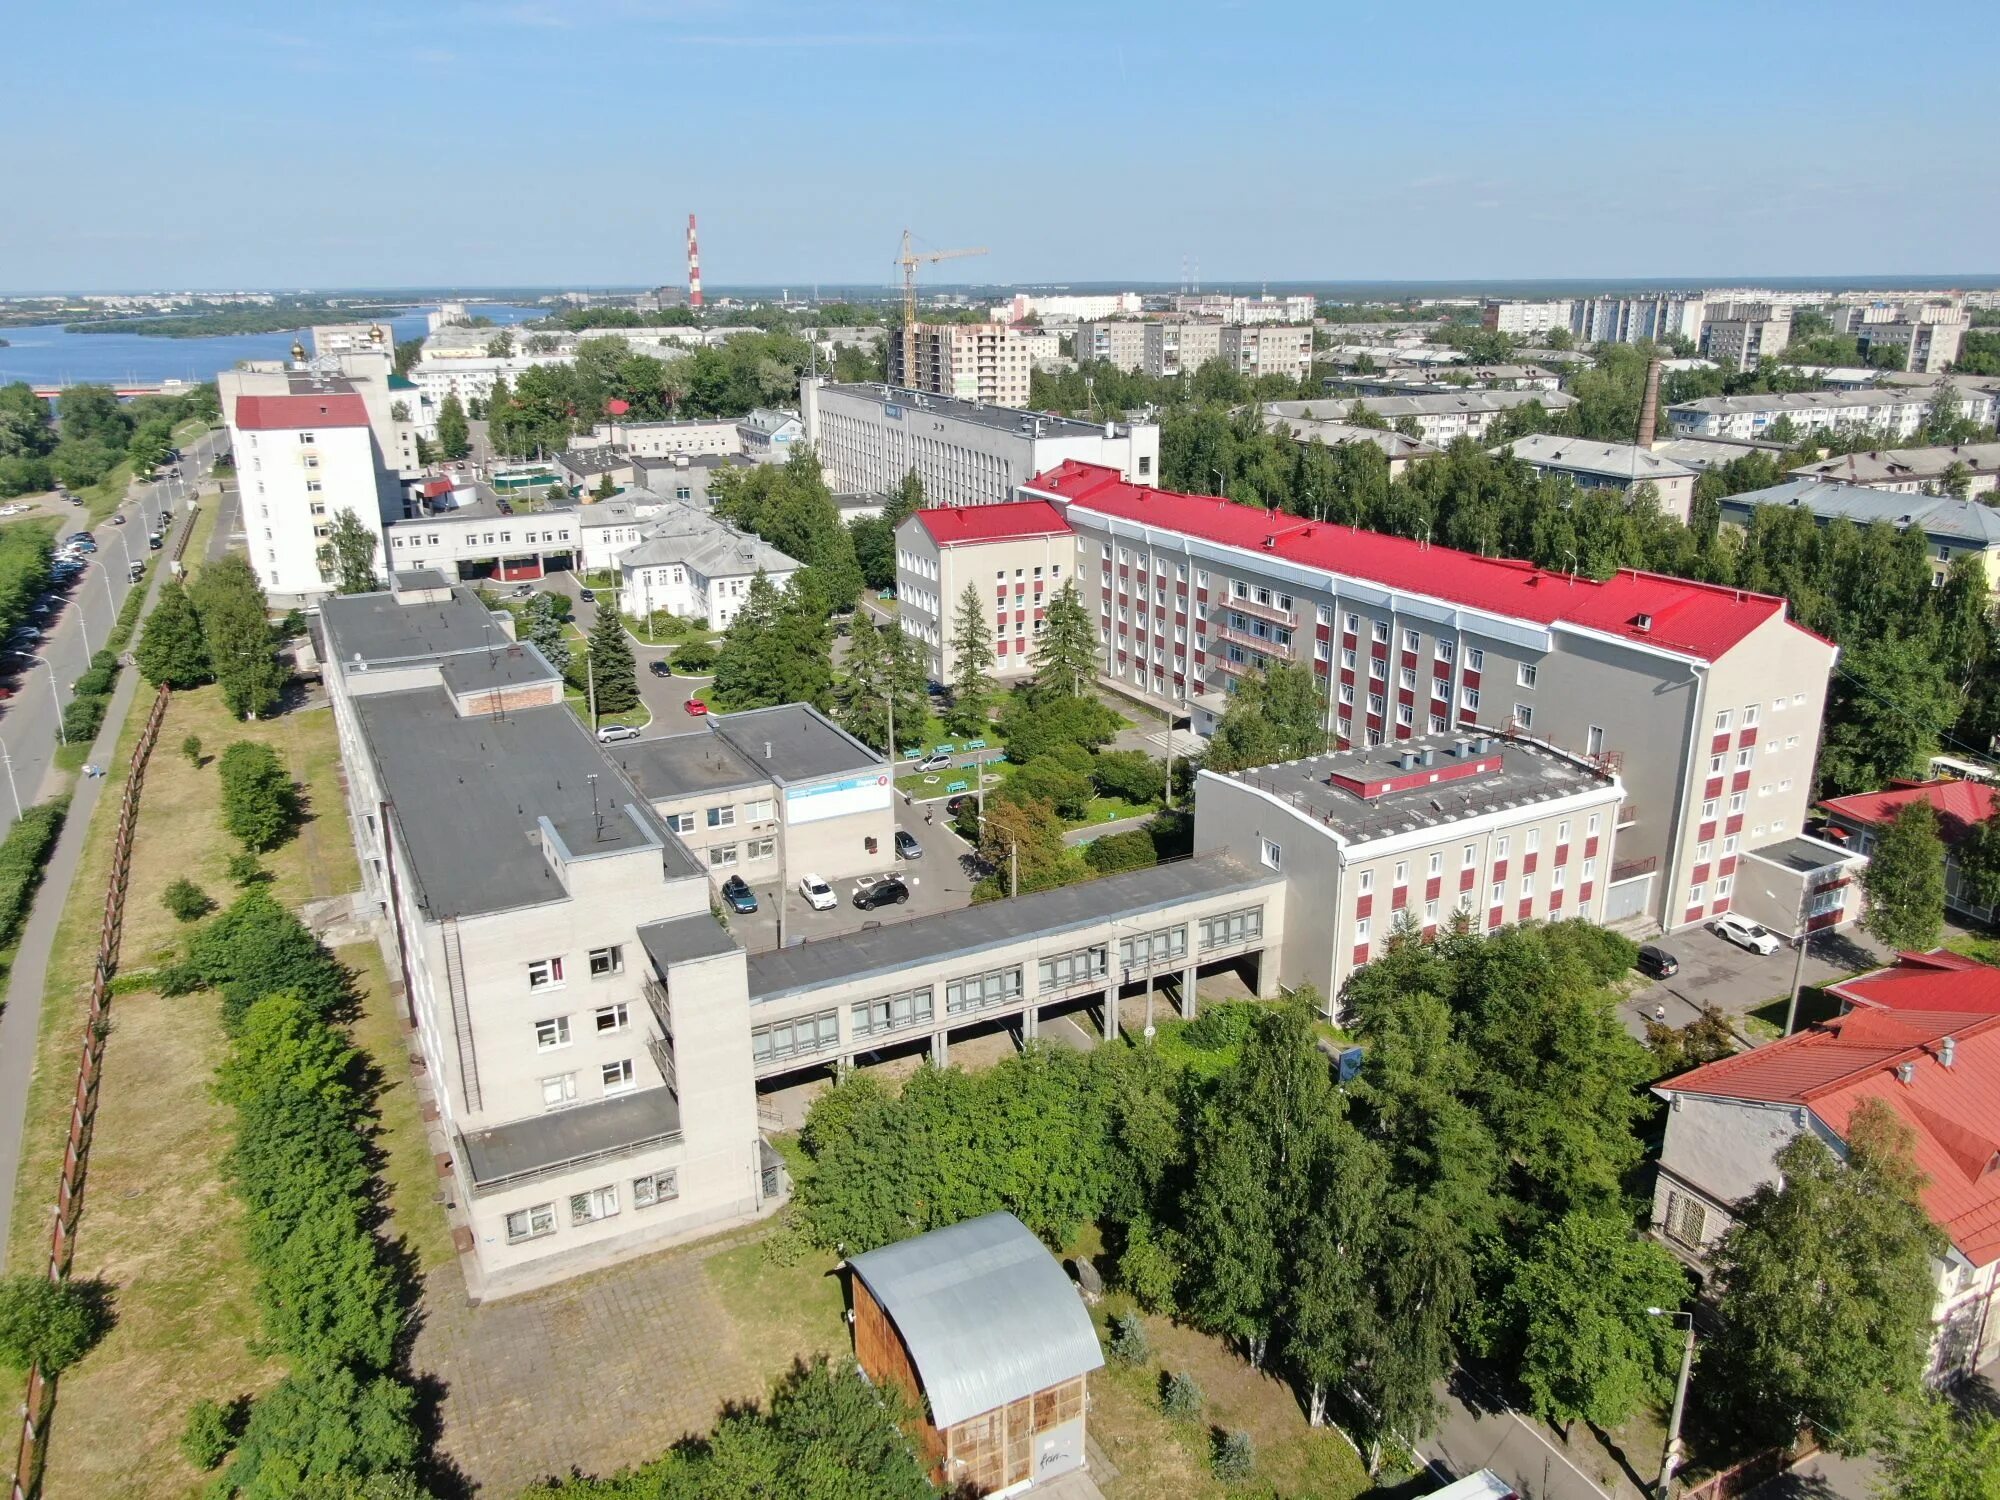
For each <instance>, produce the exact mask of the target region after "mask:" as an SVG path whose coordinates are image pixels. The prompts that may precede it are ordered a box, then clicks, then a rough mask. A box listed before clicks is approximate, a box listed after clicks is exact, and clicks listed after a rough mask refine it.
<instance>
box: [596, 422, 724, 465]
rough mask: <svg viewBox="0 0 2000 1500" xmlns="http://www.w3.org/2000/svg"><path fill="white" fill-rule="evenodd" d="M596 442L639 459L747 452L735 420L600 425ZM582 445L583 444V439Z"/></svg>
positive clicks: (721, 455) (719, 455)
mask: <svg viewBox="0 0 2000 1500" xmlns="http://www.w3.org/2000/svg"><path fill="white" fill-rule="evenodd" d="M591 439H592V440H593V441H594V442H599V443H604V444H608V445H610V446H611V447H614V448H617V449H620V450H621V451H623V452H625V453H629V454H631V455H632V456H633V457H635V458H672V457H673V456H674V455H676V454H686V455H688V456H689V457H694V456H695V455H697V454H704V453H707V454H714V455H716V456H717V457H727V456H729V455H730V454H735V453H741V452H742V451H743V437H742V434H741V433H740V432H739V431H738V430H737V425H736V419H735V418H734V417H715V418H690V419H688V420H686V421H678V422H627V421H622V420H616V419H614V420H612V421H610V422H600V423H598V425H597V426H596V427H595V428H593V429H592V431H591ZM577 441H578V443H579V444H581V442H582V441H583V440H582V439H581V438H579V439H578V440H577Z"/></svg>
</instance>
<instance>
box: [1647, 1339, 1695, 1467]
mask: <svg viewBox="0 0 2000 1500" xmlns="http://www.w3.org/2000/svg"><path fill="white" fill-rule="evenodd" d="M1646 1316H1647V1317H1649V1318H1686V1319H1687V1340H1686V1342H1685V1343H1683V1344H1682V1345H1681V1375H1680V1379H1679V1380H1678V1381H1677V1382H1675V1385H1674V1408H1673V1414H1672V1415H1671V1416H1670V1417H1668V1419H1667V1446H1666V1451H1665V1452H1663V1453H1662V1454H1661V1455H1660V1481H1659V1484H1658V1485H1657V1486H1656V1490H1657V1492H1658V1495H1659V1500H1673V1493H1674V1470H1676V1469H1678V1468H1679V1467H1680V1463H1681V1414H1682V1413H1683V1412H1684V1411H1685V1410H1686V1409H1687V1394H1688V1377H1689V1375H1691V1374H1692V1373H1693V1371H1694V1314H1693V1313H1685V1312H1676V1311H1674V1310H1673V1309H1671V1308H1666V1307H1649V1308H1647V1309H1646Z"/></svg>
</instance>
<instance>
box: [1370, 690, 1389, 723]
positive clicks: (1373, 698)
mask: <svg viewBox="0 0 2000 1500" xmlns="http://www.w3.org/2000/svg"><path fill="white" fill-rule="evenodd" d="M1386 702H1387V700H1386V699H1385V698H1383V696H1382V695H1381V694H1380V693H1370V694H1369V695H1368V712H1370V713H1371V714H1374V715H1375V716H1376V717H1378V718H1379V717H1380V716H1381V713H1382V709H1383V707H1384V705H1385V704H1386Z"/></svg>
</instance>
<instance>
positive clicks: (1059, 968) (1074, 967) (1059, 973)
mask: <svg viewBox="0 0 2000 1500" xmlns="http://www.w3.org/2000/svg"><path fill="white" fill-rule="evenodd" d="M1110 957H1111V955H1110V950H1109V949H1108V948H1107V947H1106V946H1105V945H1104V944H1102V943H1099V944H1098V945H1097V946H1096V947H1094V948H1078V949H1076V950H1075V951H1074V952H1071V953H1059V954H1057V955H1056V956H1055V957H1054V958H1045V959H1043V960H1042V961H1041V963H1040V965H1039V966H1038V973H1037V976H1036V977H1037V979H1038V980H1039V982H1040V984H1041V987H1042V989H1043V990H1045V991H1047V990H1066V989H1068V988H1069V987H1070V986H1072V985H1077V984H1087V983H1089V982H1091V981H1092V980H1101V979H1102V978H1104V975H1105V972H1106V970H1107V969H1108V967H1109V965H1110ZM857 1008H858V1007H857Z"/></svg>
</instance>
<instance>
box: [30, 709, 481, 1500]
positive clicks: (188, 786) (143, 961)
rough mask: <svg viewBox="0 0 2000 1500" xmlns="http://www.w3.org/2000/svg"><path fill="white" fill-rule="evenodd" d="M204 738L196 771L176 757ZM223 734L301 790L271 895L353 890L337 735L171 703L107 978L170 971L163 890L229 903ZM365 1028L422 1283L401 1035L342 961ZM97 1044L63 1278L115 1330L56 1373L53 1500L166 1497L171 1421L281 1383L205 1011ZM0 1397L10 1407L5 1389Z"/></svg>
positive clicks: (116, 1016) (58, 1086)
mask: <svg viewBox="0 0 2000 1500" xmlns="http://www.w3.org/2000/svg"><path fill="white" fill-rule="evenodd" d="M142 718H143V715H142V714H141V713H138V712H136V711H135V712H134V714H133V715H132V716H131V719H130V721H129V722H128V725H127V729H126V733H125V736H124V742H125V743H124V744H123V745H122V746H121V751H120V754H119V756H118V758H117V760H116V761H115V762H114V763H113V764H114V765H115V766H116V767H117V768H118V769H117V770H116V771H115V772H114V774H113V777H112V780H113V782H114V784H113V785H112V786H111V787H110V788H108V790H107V794H106V796H105V798H104V800H103V801H102V802H101V803H100V805H99V807H98V808H97V810H96V811H97V817H96V818H94V819H93V823H92V827H91V834H90V842H89V844H88V846H87V847H86V849H85V851H84V856H83V862H82V865H81V868H80V870H79V872H78V876H77V883H76V886H75V888H74V891H73V893H72V898H71V901H70V903H69V905H68V907H66V908H65V910H64V913H63V919H62V928H61V932H60V935H59V937H58V940H57V947H56V958H55V960H54V964H53V966H52V970H51V975H50V988H49V993H48V997H47V1000H46V1010H45V1014H44V1022H43V1029H42V1037H41V1045H40V1055H39V1056H38V1058H37V1063H36V1073H35V1079H34V1083H33V1086H32V1089H31V1093H30V1102H29V1115H28V1138H27V1141H26V1144H25V1149H24V1152H23V1161H22V1169H21V1187H20V1190H19V1193H18V1196H17V1199H16V1205H15V1216H14V1226H15V1227H14V1241H13V1244H12V1246H11V1255H12V1257H22V1258H24V1259H16V1261H15V1263H17V1264H21V1263H29V1264H32V1263H33V1262H34V1261H35V1260H36V1259H39V1257H40V1255H41V1254H42V1252H43V1247H44V1245H45V1243H46V1232H47V1223H48V1209H47V1204H48V1200H49V1195H50V1189H51V1185H52V1184H53V1183H54V1181H55V1174H56V1162H57V1159H58V1157H59V1155H60V1151H61V1146H62V1140H63V1130H64V1127H65V1122H66V1108H65V1106H66V1101H67V1097H68V1094H69V1091H70V1089H71V1088H72V1087H73V1083H74V1056H75V1044H76V1039H77V1036H78V1027H79V1026H80V1024H81V1016H82V1012H83V1004H84V1000H85V998H86V995H87V987H86V986H87V980H88V974H89V966H90V961H91V954H92V950H93V940H94V935H95V931H96V926H97V921H98V918H99V915H100V913H101V911H102V903H103V897H104V885H105V880H106V878H107V873H108V862H109V841H110V831H111V828H112V826H113V821H112V820H113V818H115V813H116V805H117V793H118V790H119V789H118V787H117V786H116V785H115V781H116V779H117V778H118V777H119V776H122V775H123V774H124V771H123V768H124V765H125V763H126V756H127V752H128V751H129V747H130V743H131V741H132V740H133V739H134V738H135V737H136V733H137V727H138V725H139V723H140V721H141V720H142ZM189 734H195V735H198V736H200V738H201V740H202V746H203V760H204V763H203V765H202V766H200V767H199V768H197V767H196V766H194V765H191V764H190V763H189V762H188V760H187V759H186V758H185V757H184V756H183V755H182V754H181V753H180V745H181V742H182V740H183V739H184V738H186V736H188V735H189ZM239 739H250V740H259V741H262V742H264V743H267V744H269V745H271V746H272V747H273V748H274V749H275V750H276V751H277V752H278V753H279V755H280V756H282V757H283V758H284V761H285V763H286V765H287V767H288V768H289V769H290V770H291V772H292V774H293V776H294V777H295V778H296V779H297V780H298V781H299V782H300V783H301V784H302V785H303V786H304V787H305V789H306V794H305V795H306V800H307V810H308V820H307V822H306V823H305V824H304V826H303V827H302V828H301V830H300V832H299V834H298V836H297V837H295V838H294V839H292V840H291V841H290V842H289V843H287V844H286V845H284V846H283V847H282V848H280V849H277V850H275V851H273V852H272V853H270V854H268V855H266V856H265V857H264V865H265V868H266V870H267V871H268V872H269V874H270V876H271V887H270V888H271V891H272V894H273V895H274V896H275V897H276V898H277V899H278V900H280V901H282V902H284V903H285V904H287V905H290V906H297V905H298V904H299V903H301V902H303V901H306V900H309V899H313V898H315V897H323V896H330V895H337V894H340V893H342V892H345V891H349V890H352V889H353V888H354V887H355V886H356V884H357V883H358V881H359V872H358V870H357V868H356V865H355V858H354V852H353V846H352V844H351V842H350V841H349V838H348V829H347V818H346V808H345V804H344V803H343V802H342V800H341V797H340V792H339V788H338V784H337V782H336V780H335V773H336V771H337V768H338V753H337V748H336V742H335V737H334V728H333V719H332V715H331V714H330V712H328V711H327V710H324V709H318V710H303V711H300V712H297V713H293V714H288V715H285V716H283V717H280V718H276V719H271V720H267V721H265V722H262V723H255V724H238V723H236V722H235V721H234V720H233V719H231V718H230V717H229V716H228V714H227V712H226V711H225V710H224V709H223V707H222V701H221V696H220V694H219V693H218V691H217V690H216V689H214V688H212V687H210V688H203V689H201V690H199V691H197V692H192V693H184V694H180V695H177V696H176V698H175V699H174V701H173V704H172V707H171V708H170V710H169V713H168V717H167V721H166V724H165V726H164V728H163V730H162V733H161V737H160V743H159V747H158V749H157V750H155V752H154V755H153V759H152V764H151V766H150V768H149V769H148V773H147V780H146V788H145V792H144V794H143V796H142V799H141V802H140V817H139V824H138V829H137V833H136V835H135V837H134V841H133V854H132V883H131V890H130V895H129V897H128V901H127V906H126V921H125V936H124V943H123V955H122V960H123V961H122V963H121V973H123V974H125V975H128V976H129V975H132V974H135V973H137V972H140V971H143V970H146V969H149V968H152V967H155V966H157V965H158V964H160V963H161V962H164V961H166V960H169V959H171V958H172V957H174V956H175V955H176V954H177V953H178V951H179V949H180V945H181V943H182V941H183V940H184V937H185V934H186V933H187V931H188V929H187V927H185V926H184V925H183V924H181V923H180V922H178V921H176V920H175V919H174V918H173V916H172V915H171V914H169V913H168V912H167V911H166V909H165V908H164V907H163V906H162V905H161V902H160V893H161V891H162V890H163V889H164V888H165V887H166V885H167V884H168V883H169V882H170V881H172V880H173V879H175V878H176V877H179V876H182V875H185V876H186V877H187V878H188V879H191V880H193V881H194V882H195V883H196V884H197V885H199V886H201V887H202V889H203V890H205V891H206V892H208V894H209V895H210V897H211V898H212V899H214V900H216V901H217V902H226V901H228V900H229V899H230V898H231V897H232V896H233V895H234V890H233V888H232V887H231V886H230V885H229V882H228V880H227V878H226V875H225V872H224V866H225V865H226V864H227V861H228V859H229V856H230V854H231V853H232V852H234V848H235V846H234V844H233V843H232V841H231V840H229V838H228V837H227V836H226V835H225V834H224V832H223V830H222V827H221V823H220V819H219V811H218V809H219V788H218V785H217V781H218V777H217V773H216V770H215V765H214V759H215V757H216V756H218V755H219V754H220V753H221V752H222V751H223V750H224V749H225V748H227V746H228V745H229V744H230V743H231V742H233V741H235V740H239ZM341 957H342V959H343V960H344V961H346V962H347V963H348V964H349V966H350V967H351V968H353V969H354V970H355V971H356V974H357V976H358V978H359V983H360V988H361V991H362V993H363V997H364V998H363V1013H362V1016H361V1018H360V1020H359V1021H358V1023H357V1025H356V1027H355V1040H356V1041H357V1043H358V1044H360V1045H361V1046H362V1047H364V1048H365V1049H366V1050H367V1051H368V1052H369V1053H370V1054H371V1055H372V1056H373V1058H374V1059H375V1061H376V1064H377V1068H378V1070H379V1072H380V1073H381V1075H382V1078H383V1082H384V1089H383V1093H382V1096H381V1098H380V1101H379V1109H380V1116H381V1121H380V1130H379V1132H378V1136H377V1145H378V1146H379V1148H380V1149H381V1151H382V1153H383V1160H384V1177H385V1179H386V1182H387V1185H388V1189H389V1198H390V1204H391V1207H392V1211H393V1213H394V1215H395V1227H396V1230H397V1231H398V1232H400V1233H402V1234H403V1235H404V1237H405V1238H406V1239H407V1240H408V1241H409V1243H410V1245H411V1247H412V1249H413V1251H414V1252H415V1255H416V1258H417V1260H418V1262H419V1265H420V1266H421V1267H423V1268H428V1267H430V1266H433V1265H436V1264H438V1263H440V1262H441V1261H442V1260H443V1259H445V1258H447V1257H448V1256H449V1255H450V1253H451V1249H450V1240H449V1234H448V1231H447V1229H446V1227H445V1224H444V1219H443V1213H442V1210H441V1209H440V1208H438V1207H437V1205H436V1204H435V1203H433V1202H432V1201H431V1195H432V1194H433V1193H434V1192H435V1191H436V1174H435V1171H434V1170H433V1169H432V1167H431V1164H430V1155H429V1149H428V1147H427V1145H426V1143H425V1139H424V1132H423V1125H422V1122H421V1120H420V1119H419V1117H418V1112H417V1106H416V1103H415V1101H414V1099H413V1098H412V1096H411V1085H410V1082H409V1071H408V1067H407V1064H406V1062H405V1060H404V1052H403V1044H402V1036H401V1029H400V1023H399V1022H398V1020H397V1018H396V1017H395V1015H394V1013H393V1009H394V1008H393V1002H392V1000H391V999H390V997H389V995H388V987H387V984H386V981H385V976H384V974H383V970H382V965H381V960H380V957H379V954H378V953H377V952H376V950H375V949H374V947H373V945H362V946H359V947H356V948H349V949H345V950H343V951H342V953H341ZM111 1015H112V1033H111V1037H110V1040H109V1042H108V1044H107V1046H106V1051H105V1076H104V1084H103V1091H102V1094H101V1096H100V1098H101V1103H100V1107H99V1115H98V1122H97V1130H96V1136H95V1139H94V1146H93V1152H92V1161H91V1172H90V1178H89V1185H88V1189H87V1198H86V1202H85V1209H84V1214H83V1218H82V1220H81V1223H80V1225H79V1229H78V1234H77V1251H76V1262H75V1274H77V1275H79V1276H84V1277H102V1278H104V1279H105V1280H107V1281H109V1282H111V1283H112V1284H113V1286H114V1288H115V1292H114V1295H115V1298H116V1305H117V1311H118V1321H117V1324H116V1326H115V1327H114V1328H113V1329H112V1331H111V1333H110V1335H109V1336H108V1337H107V1338H106V1339H105V1341H104V1343H103V1344H102V1345H101V1346H100V1347H99V1348H98V1349H97V1350H96V1351H94V1352H93V1353H92V1354H91V1355H90V1356H89V1357H88V1358H87V1359H85V1360H84V1361H83V1362H82V1363H81V1364H79V1365H78V1366H77V1367H76V1368H75V1369H73V1370H72V1371H70V1372H69V1373H68V1374H66V1375H65V1376H64V1377H63V1380H62V1384H61V1387H60V1390H59V1393H58V1399H57V1409H56V1411H57V1414H56V1419H55V1422H54V1425H53V1427H52V1428H51V1438H50V1447H49V1460H48V1482H47V1485H46V1494H47V1495H48V1496H49V1500H64V1497H65V1496H69V1495H104V1494H119V1495H126V1496H139V1497H151V1496H160V1497H183V1496H186V1495H189V1494H190V1493H192V1492H193V1491H194V1490H195V1489H197V1488H198V1486H199V1483H200V1479H199V1476H197V1475H196V1473H195V1471H194V1470H193V1469H192V1468H191V1467H190V1466H188V1465H187V1464H186V1463H185V1462H184V1461H183V1460H182V1459H181V1457H180V1455H179V1450H178V1448H177V1447H176V1446H175V1444H176V1440H177V1438H178V1436H179V1433H180V1428H181V1423H182V1422H183V1420H184V1419H185V1416H186V1411H187V1407H188V1405H189V1404H190V1403H191V1402H192V1401H193V1400H195V1399H196V1398H197V1397H200V1396H213V1397H216V1398H218V1399H227V1398H229V1397H231V1396H235V1395H242V1394H247V1393H249V1392H252V1391H254V1390H256V1389H259V1388H260V1387H262V1386H263V1385H265V1384H267V1383H268V1382H269V1381H270V1380H272V1379H274V1378H275V1376H276V1367H275V1366H274V1365H272V1364H271V1363H270V1362H269V1361H266V1360H264V1359H263V1358H261V1357H260V1356H259V1355H257V1354H256V1353H255V1352H254V1348H253V1343H252V1341H253V1338H254V1335H255V1333H256V1320H255V1312H254V1307H253V1304H252V1300H251V1288H250V1276H249V1269H248V1267H247V1265H246V1264H245V1262H244V1260H243V1255H242V1248H241V1245H240V1243H239V1242H238V1239H237V1235H236V1224H237V1216H238V1210H237V1206H236V1201H235V1199H234V1197H233V1196H232V1195H231V1194H230V1193H229V1191H228V1188H227V1186H226V1182H225V1180H224V1175H223V1170H222V1157H223V1154H224V1152H225V1151H226V1150H227V1148H228V1144H229V1120H228V1118H227V1115H226V1112H224V1111H223V1110H221V1109H220V1108H219V1107H218V1106H217V1105H216V1104H215V1102H214V1101H213V1099H212V1098H211V1097H210V1093H209V1084H210V1080H211V1078H212V1076H213V1072H214V1068H215V1064H216V1062H217V1060H218V1059H219V1058H220V1056H221V1052H222V1047H223V1037H222V1032H221V1028H220V1026H219V1024H218V1022H217V1019H216V1003H215V1001H214V999H213V998H212V997H210V996H205V995H195V996H184V997H180V998H174V999H169V998H164V997H161V996H159V995H156V994H152V993H149V992H137V993H131V994H125V995H120V996H119V997H118V998H117V999H116V1000H114V1001H113V1003H112V1011H111ZM7 1394H9V1395H11V1394H13V1393H12V1392H11V1391H10V1392H8V1393H7Z"/></svg>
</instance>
